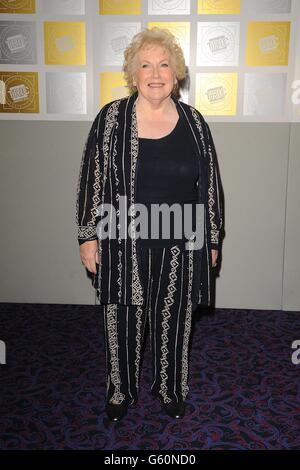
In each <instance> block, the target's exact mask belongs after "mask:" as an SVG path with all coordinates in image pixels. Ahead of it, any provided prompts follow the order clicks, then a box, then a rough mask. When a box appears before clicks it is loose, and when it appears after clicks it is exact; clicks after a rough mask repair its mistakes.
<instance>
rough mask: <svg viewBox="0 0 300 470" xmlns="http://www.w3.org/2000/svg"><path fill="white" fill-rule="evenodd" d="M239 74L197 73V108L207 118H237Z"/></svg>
mask: <svg viewBox="0 0 300 470" xmlns="http://www.w3.org/2000/svg"><path fill="white" fill-rule="evenodd" d="M237 83H238V75H237V73H197V74H196V103H195V106H196V108H197V109H198V110H199V111H200V112H201V113H202V114H204V115H207V116H235V115H236V107H237Z"/></svg>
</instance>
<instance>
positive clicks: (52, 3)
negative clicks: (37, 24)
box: [43, 0, 85, 15]
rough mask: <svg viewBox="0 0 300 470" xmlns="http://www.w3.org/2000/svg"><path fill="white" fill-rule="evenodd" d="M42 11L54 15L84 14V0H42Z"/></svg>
mask: <svg viewBox="0 0 300 470" xmlns="http://www.w3.org/2000/svg"><path fill="white" fill-rule="evenodd" d="M43 11H44V12H45V13H51V14H54V15H84V14H85V0H43Z"/></svg>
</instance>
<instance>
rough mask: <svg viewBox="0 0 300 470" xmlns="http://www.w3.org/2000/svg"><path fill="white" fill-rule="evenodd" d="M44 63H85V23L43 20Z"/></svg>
mask: <svg viewBox="0 0 300 470" xmlns="http://www.w3.org/2000/svg"><path fill="white" fill-rule="evenodd" d="M44 35H45V63H46V64H48V65H56V64H58V65H85V63H86V53H85V23H84V22H83V21H77V22H69V21H68V22H65V21H45V23H44Z"/></svg>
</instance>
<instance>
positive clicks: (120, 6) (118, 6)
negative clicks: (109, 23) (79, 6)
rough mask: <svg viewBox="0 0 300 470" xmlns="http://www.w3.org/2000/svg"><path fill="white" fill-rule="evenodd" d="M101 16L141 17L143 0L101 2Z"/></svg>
mask: <svg viewBox="0 0 300 470" xmlns="http://www.w3.org/2000/svg"><path fill="white" fill-rule="evenodd" d="M99 11H100V15H140V14H141V0H130V1H128V0H99Z"/></svg>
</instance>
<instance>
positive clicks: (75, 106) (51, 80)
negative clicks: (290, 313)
mask: <svg viewBox="0 0 300 470" xmlns="http://www.w3.org/2000/svg"><path fill="white" fill-rule="evenodd" d="M46 97H47V113H60V114H86V112H87V111H86V74H85V73H64V72H47V73H46Z"/></svg>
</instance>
